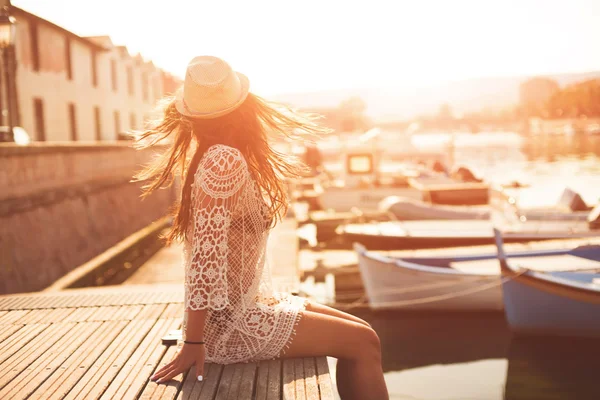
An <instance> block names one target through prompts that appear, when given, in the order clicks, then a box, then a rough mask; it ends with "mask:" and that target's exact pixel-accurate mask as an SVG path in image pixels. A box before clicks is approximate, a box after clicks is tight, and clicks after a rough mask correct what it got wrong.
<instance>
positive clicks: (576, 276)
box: [494, 229, 600, 337]
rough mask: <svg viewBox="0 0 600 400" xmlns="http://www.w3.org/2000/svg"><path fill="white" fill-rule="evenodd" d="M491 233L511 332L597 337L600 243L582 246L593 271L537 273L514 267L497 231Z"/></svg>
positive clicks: (599, 311)
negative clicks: (592, 261)
mask: <svg viewBox="0 0 600 400" xmlns="http://www.w3.org/2000/svg"><path fill="white" fill-rule="evenodd" d="M494 235H495V239H496V245H497V248H498V259H499V261H500V268H501V272H502V277H503V284H502V291H503V296H504V304H505V314H506V319H507V321H508V323H509V325H510V327H511V329H512V330H513V331H514V332H516V333H521V334H535V335H567V336H591V337H600V262H598V261H600V246H590V247H589V248H587V249H586V248H584V249H582V250H585V251H586V255H585V257H584V258H585V259H588V260H595V261H596V262H597V263H596V264H597V269H596V270H595V271H593V270H590V271H588V272H585V273H584V272H538V271H532V270H530V269H527V268H524V267H516V266H515V265H514V262H513V261H512V260H510V261H509V259H508V258H507V256H506V254H505V251H504V243H503V239H502V235H501V233H500V231H499V230H497V229H495V230H494ZM569 267H571V268H572V267H573V265H572V264H571V265H570V266H569ZM588 268H589V267H588Z"/></svg>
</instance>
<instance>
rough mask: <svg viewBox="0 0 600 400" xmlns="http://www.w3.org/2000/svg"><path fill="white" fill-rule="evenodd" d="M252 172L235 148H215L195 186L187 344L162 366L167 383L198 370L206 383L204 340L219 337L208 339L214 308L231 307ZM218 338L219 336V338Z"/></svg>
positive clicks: (188, 271) (187, 276)
mask: <svg viewBox="0 0 600 400" xmlns="http://www.w3.org/2000/svg"><path fill="white" fill-rule="evenodd" d="M248 177H249V171H248V168H247V165H246V162H245V160H244V157H243V156H242V154H241V153H240V152H239V150H236V149H234V148H231V147H226V146H213V147H211V148H210V149H209V150H208V151H207V154H206V155H205V157H204V160H203V162H201V164H200V165H199V166H198V171H197V176H196V177H195V180H194V184H193V187H192V194H193V195H192V200H193V201H192V205H191V206H192V213H193V220H192V221H190V222H191V223H193V229H192V237H191V238H190V239H191V249H190V250H191V251H190V255H189V256H190V263H189V265H188V266H186V271H185V284H184V287H185V296H184V307H185V308H184V311H185V313H186V314H185V319H186V320H187V322H186V323H185V324H184V327H183V332H182V333H183V339H184V344H183V346H182V348H181V350H180V351H179V353H178V354H177V356H176V357H175V359H174V360H173V361H171V362H170V363H169V364H167V365H165V366H164V367H163V368H161V369H160V370H159V371H158V372H157V373H156V374H154V375H153V377H152V378H153V379H159V378H160V379H159V380H158V382H165V381H166V380H169V379H171V378H172V377H174V376H176V375H178V374H180V373H181V372H184V371H186V370H187V369H188V368H189V367H190V366H191V365H195V366H196V374H197V375H198V379H199V380H202V373H203V369H204V357H205V345H204V344H193V343H185V341H189V342H204V341H207V343H206V345H209V346H210V344H211V343H210V341H211V340H215V339H218V338H215V337H205V335H204V331H205V326H206V318H207V315H208V310H223V309H225V308H227V307H228V306H229V295H230V293H229V287H228V282H227V270H228V253H229V243H228V239H229V228H230V226H231V223H232V215H233V212H234V210H235V209H236V207H237V204H238V201H239V199H240V196H241V193H242V192H243V188H244V185H245V183H246V180H247V178H248ZM213 336H214V335H213Z"/></svg>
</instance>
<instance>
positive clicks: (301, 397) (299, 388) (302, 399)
mask: <svg viewBox="0 0 600 400" xmlns="http://www.w3.org/2000/svg"><path fill="white" fill-rule="evenodd" d="M294 377H295V379H296V385H295V386H296V400H306V389H305V387H304V360H303V359H302V358H295V359H294Z"/></svg>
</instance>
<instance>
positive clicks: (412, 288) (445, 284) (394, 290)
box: [336, 276, 497, 298]
mask: <svg viewBox="0 0 600 400" xmlns="http://www.w3.org/2000/svg"><path fill="white" fill-rule="evenodd" d="M466 278H475V279H472V280H470V281H468V282H465V281H461V282H455V281H453V282H436V283H430V284H424V285H415V286H409V287H405V288H390V289H386V290H382V291H379V292H378V294H402V293H412V292H418V291H422V290H428V289H439V288H443V287H452V286H458V285H462V284H464V283H471V282H477V281H479V280H481V281H487V280H489V279H490V278H491V279H494V281H495V280H496V278H497V277H496V276H491V277H489V278H482V277H479V276H477V277H466ZM363 293H364V291H363V290H356V291H353V292H351V291H348V292H345V293H344V294H343V295H340V296H336V298H344V297H356V295H361V294H363Z"/></svg>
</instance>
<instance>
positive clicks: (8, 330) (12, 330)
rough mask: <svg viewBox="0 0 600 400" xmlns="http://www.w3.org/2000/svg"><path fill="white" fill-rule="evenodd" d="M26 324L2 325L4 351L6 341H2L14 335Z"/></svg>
mask: <svg viewBox="0 0 600 400" xmlns="http://www.w3.org/2000/svg"><path fill="white" fill-rule="evenodd" d="M24 326H25V325H17V324H13V325H5V326H2V327H0V347H1V348H2V352H4V343H2V342H3V341H4V340H6V339H7V338H9V337H11V336H14V335H15V334H16V332H17V331H18V330H20V329H22V328H23V327H24Z"/></svg>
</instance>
